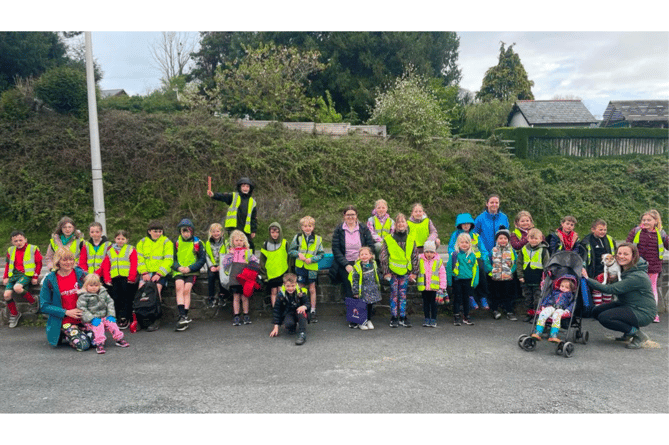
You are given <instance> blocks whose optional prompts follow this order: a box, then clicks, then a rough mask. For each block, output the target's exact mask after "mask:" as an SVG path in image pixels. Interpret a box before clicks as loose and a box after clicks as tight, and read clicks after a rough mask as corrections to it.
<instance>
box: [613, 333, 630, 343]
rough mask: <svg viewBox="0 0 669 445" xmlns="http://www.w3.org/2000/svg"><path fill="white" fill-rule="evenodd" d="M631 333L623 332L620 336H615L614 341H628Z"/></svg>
mask: <svg viewBox="0 0 669 445" xmlns="http://www.w3.org/2000/svg"><path fill="white" fill-rule="evenodd" d="M632 337H633V335H630V334H623V335H621V336H620V337H616V341H630V340H631V339H632Z"/></svg>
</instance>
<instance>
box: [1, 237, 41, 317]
mask: <svg viewBox="0 0 669 445" xmlns="http://www.w3.org/2000/svg"><path fill="white" fill-rule="evenodd" d="M9 237H10V239H11V241H12V247H10V248H9V249H7V260H6V263H5V275H4V277H3V279H2V284H3V285H5V293H4V300H5V303H6V304H7V310H8V311H9V327H10V328H15V327H16V326H17V325H18V323H19V318H21V313H20V312H19V311H18V309H17V308H16V302H15V301H14V299H13V297H12V293H14V292H16V294H17V295H23V298H25V299H26V301H28V303H30V304H34V303H35V297H33V296H32V295H31V294H30V292H28V286H29V285H30V284H31V283H32V284H33V285H36V284H37V279H38V278H39V274H40V272H41V270H42V254H41V253H40V251H39V247H37V246H34V245H32V244H28V239H27V238H26V235H25V234H24V233H23V232H21V231H18V230H17V231H14V232H12V233H11V234H10V236H9Z"/></svg>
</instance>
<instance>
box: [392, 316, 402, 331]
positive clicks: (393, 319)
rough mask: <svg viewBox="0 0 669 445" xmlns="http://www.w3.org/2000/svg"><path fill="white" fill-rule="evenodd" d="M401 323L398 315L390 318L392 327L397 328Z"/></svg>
mask: <svg viewBox="0 0 669 445" xmlns="http://www.w3.org/2000/svg"><path fill="white" fill-rule="evenodd" d="M399 325H400V324H399V322H398V321H397V317H392V318H391V319H390V327H391V328H396V327H398V326H399Z"/></svg>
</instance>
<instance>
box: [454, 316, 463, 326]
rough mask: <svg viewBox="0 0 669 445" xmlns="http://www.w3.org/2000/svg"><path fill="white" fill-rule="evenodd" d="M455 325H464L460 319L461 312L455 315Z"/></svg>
mask: <svg viewBox="0 0 669 445" xmlns="http://www.w3.org/2000/svg"><path fill="white" fill-rule="evenodd" d="M453 326H462V322H461V321H460V314H455V315H453Z"/></svg>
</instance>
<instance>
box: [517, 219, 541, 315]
mask: <svg viewBox="0 0 669 445" xmlns="http://www.w3.org/2000/svg"><path fill="white" fill-rule="evenodd" d="M543 239H544V235H543V233H541V230H539V229H535V228H533V229H530V230H529V231H528V232H527V243H526V244H524V245H523V247H521V248H520V251H519V252H518V258H517V259H516V274H517V275H518V281H520V287H521V289H522V292H523V299H524V301H525V308H526V310H527V315H526V317H525V320H523V321H525V322H529V321H531V320H533V319H534V317H533V314H534V310H535V309H536V308H537V305H538V304H539V300H540V299H541V279H542V277H543V273H544V268H545V267H546V264H548V258H549V256H548V244H546V242H545V241H543Z"/></svg>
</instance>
